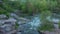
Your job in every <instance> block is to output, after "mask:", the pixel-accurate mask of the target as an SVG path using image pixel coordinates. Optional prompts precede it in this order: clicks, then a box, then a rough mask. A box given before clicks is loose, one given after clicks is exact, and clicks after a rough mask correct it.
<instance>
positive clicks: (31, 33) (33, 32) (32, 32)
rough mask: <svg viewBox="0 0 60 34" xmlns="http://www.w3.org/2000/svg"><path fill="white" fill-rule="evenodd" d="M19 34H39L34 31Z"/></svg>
mask: <svg viewBox="0 0 60 34" xmlns="http://www.w3.org/2000/svg"><path fill="white" fill-rule="evenodd" d="M21 34H39V32H38V31H36V30H27V31H24V32H21Z"/></svg>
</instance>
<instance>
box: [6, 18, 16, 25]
mask: <svg viewBox="0 0 60 34" xmlns="http://www.w3.org/2000/svg"><path fill="white" fill-rule="evenodd" d="M16 21H17V20H16V19H14V18H9V19H8V20H5V24H11V25H15V23H16Z"/></svg>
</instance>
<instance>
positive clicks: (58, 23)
mask: <svg viewBox="0 0 60 34" xmlns="http://www.w3.org/2000/svg"><path fill="white" fill-rule="evenodd" d="M58 25H59V29H60V21H59V23H58Z"/></svg>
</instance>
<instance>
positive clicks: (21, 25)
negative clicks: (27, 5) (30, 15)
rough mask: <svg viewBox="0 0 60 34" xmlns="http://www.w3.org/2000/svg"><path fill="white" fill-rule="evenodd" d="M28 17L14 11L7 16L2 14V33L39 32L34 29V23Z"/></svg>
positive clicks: (0, 30)
mask: <svg viewBox="0 0 60 34" xmlns="http://www.w3.org/2000/svg"><path fill="white" fill-rule="evenodd" d="M32 22H34V21H31V20H30V19H27V18H22V17H19V16H17V15H16V14H14V13H11V14H10V17H9V18H7V16H6V15H4V14H1V15H0V34H39V32H38V31H37V30H36V29H34V28H33V27H34V26H33V23H32Z"/></svg>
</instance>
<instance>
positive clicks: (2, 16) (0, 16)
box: [0, 14, 8, 19]
mask: <svg viewBox="0 0 60 34" xmlns="http://www.w3.org/2000/svg"><path fill="white" fill-rule="evenodd" d="M7 18H8V17H7V16H6V15H4V14H1V15H0V19H7Z"/></svg>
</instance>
